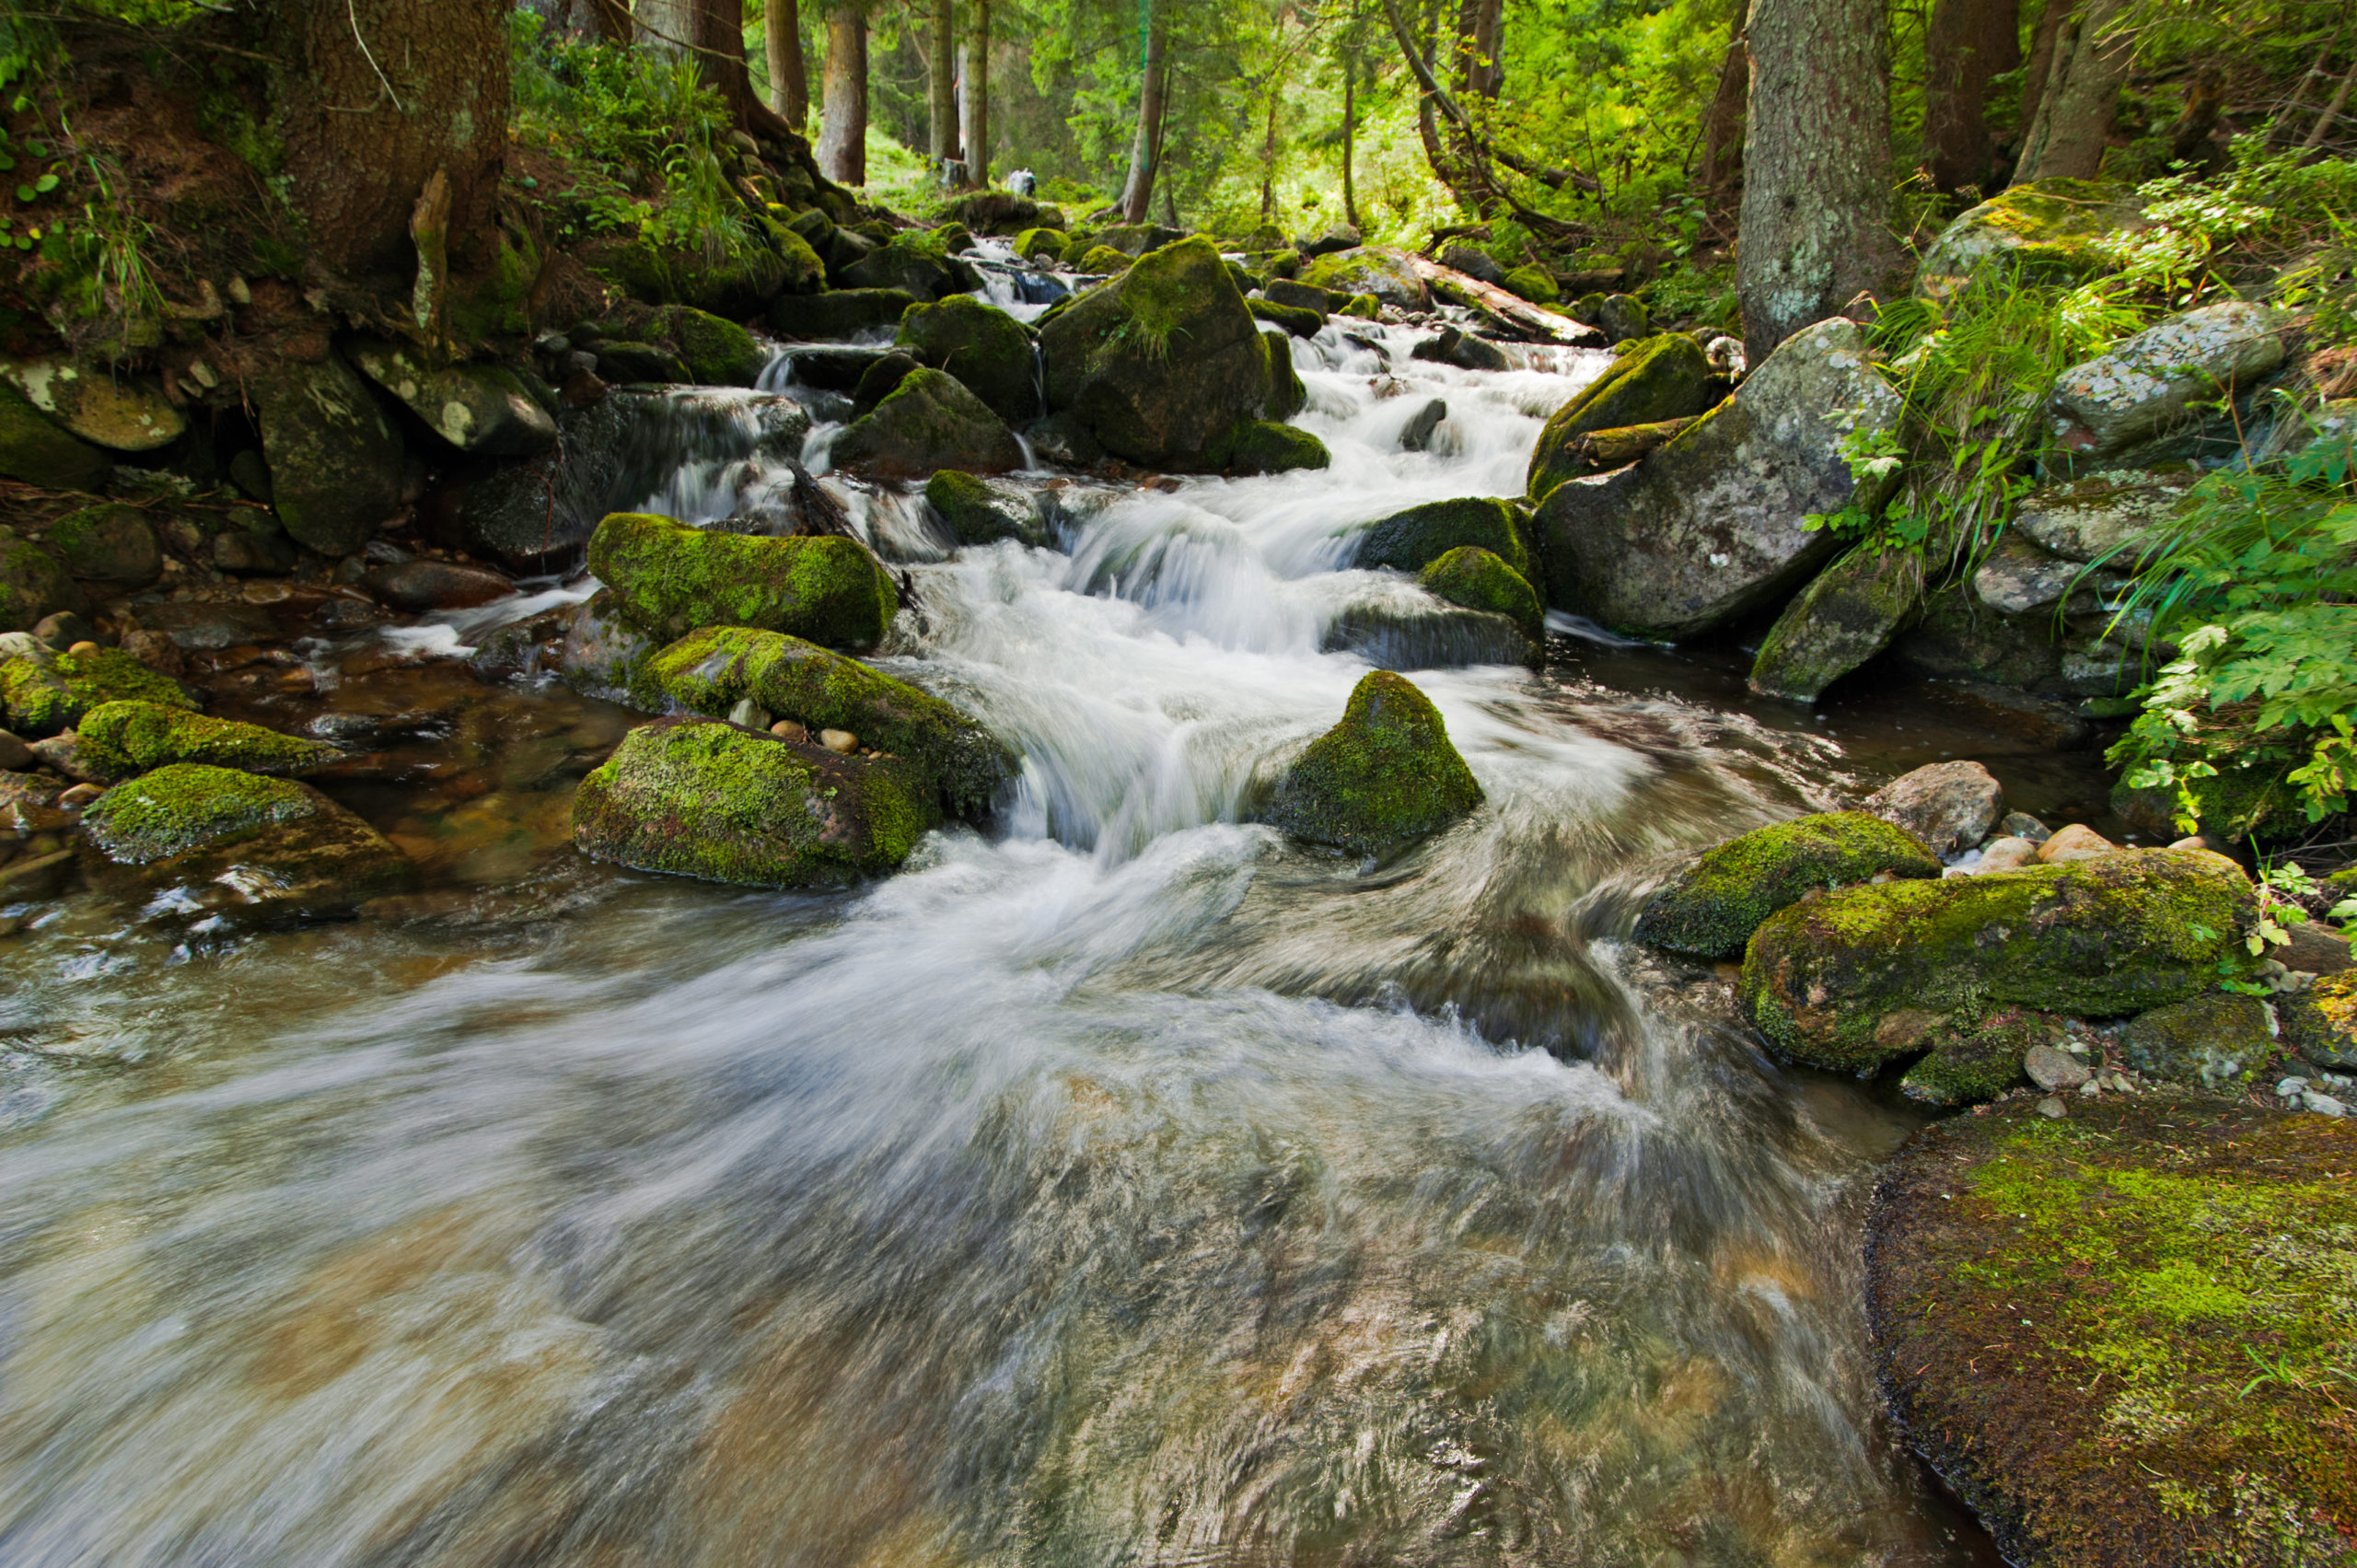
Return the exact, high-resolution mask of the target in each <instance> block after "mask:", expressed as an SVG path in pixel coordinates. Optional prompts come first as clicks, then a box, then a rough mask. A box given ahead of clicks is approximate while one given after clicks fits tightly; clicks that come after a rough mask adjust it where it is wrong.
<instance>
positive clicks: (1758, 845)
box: [1636, 811, 1940, 958]
mask: <svg viewBox="0 0 2357 1568" xmlns="http://www.w3.org/2000/svg"><path fill="white" fill-rule="evenodd" d="M1885 873H1887V874H1888V875H1890V876H1892V877H1937V876H1939V875H1940V863H1939V860H1938V858H1937V857H1936V856H1934V855H1933V854H1932V852H1931V851H1929V850H1927V849H1925V848H1924V847H1923V844H1922V841H1921V840H1919V839H1917V838H1916V837H1915V836H1914V835H1913V834H1911V833H1909V832H1907V831H1906V830H1903V829H1900V828H1897V827H1893V826H1892V825H1891V824H1890V823H1888V822H1886V821H1884V820H1883V819H1881V818H1879V817H1870V816H1868V815H1867V814H1866V813H1864V812H1863V811H1833V812H1824V813H1819V814H1817V815H1814V816H1808V817H1796V818H1794V819H1792V820H1791V821H1789V822H1774V823H1771V824H1770V825H1769V826H1767V827H1765V828H1755V829H1753V830H1751V831H1750V832H1747V833H1745V834H1743V835H1741V836H1740V837H1737V838H1733V839H1729V840H1728V841H1727V842H1724V843H1723V844H1721V845H1719V846H1718V847H1717V848H1715V849H1712V850H1707V851H1705V852H1704V853H1703V854H1702V857H1701V859H1700V860H1698V861H1696V862H1695V863H1694V864H1693V865H1691V866H1689V867H1688V868H1687V869H1686V870H1685V871H1684V872H1683V873H1682V874H1680V875H1679V876H1678V877H1677V879H1676V880H1674V881H1671V882H1669V883H1667V884H1666V885H1665V886H1663V887H1662V888H1661V889H1660V890H1659V891H1657V892H1655V894H1654V896H1653V897H1652V898H1651V899H1649V900H1646V903H1645V907H1644V912H1643V913H1642V914H1640V915H1639V916H1638V918H1637V929H1636V937H1637V940H1638V941H1640V942H1646V943H1651V944H1652V945H1653V946H1655V947H1667V948H1669V949H1671V950H1672V951H1673V952H1679V953H1693V954H1696V955H1698V956H1700V957H1702V958H1734V957H1736V956H1737V955H1738V954H1740V953H1741V952H1742V951H1743V948H1744V944H1746V943H1747V942H1749V941H1750V940H1751V934H1752V933H1753V932H1754V931H1757V930H1758V929H1759V925H1760V923H1761V922H1762V921H1765V920H1766V919H1767V918H1768V917H1769V916H1770V915H1771V914H1774V913H1775V912H1777V911H1778V910H1781V909H1783V908H1784V907H1786V906H1787V905H1789V904H1793V903H1795V902H1797V901H1798V900H1800V898H1801V897H1802V895H1804V894H1805V893H1808V892H1811V891H1815V890H1820V889H1829V888H1840V887H1847V886H1849V885H1851V884H1852V883H1857V882H1864V881H1866V880H1868V879H1869V878H1871V877H1876V876H1880V875H1883V874H1885Z"/></svg>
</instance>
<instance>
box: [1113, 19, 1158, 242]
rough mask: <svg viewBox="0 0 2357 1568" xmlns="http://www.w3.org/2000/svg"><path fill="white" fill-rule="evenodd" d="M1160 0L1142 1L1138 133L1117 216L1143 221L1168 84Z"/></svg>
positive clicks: (1151, 196)
mask: <svg viewBox="0 0 2357 1568" xmlns="http://www.w3.org/2000/svg"><path fill="white" fill-rule="evenodd" d="M1164 29H1165V23H1164V19H1163V12H1162V0H1146V33H1145V72H1144V80H1143V81H1142V82H1141V83H1140V85H1139V87H1138V134H1137V139H1136V140H1135V141H1133V142H1132V143H1131V145H1130V172H1129V176H1128V178H1127V179H1125V180H1122V181H1121V219H1122V221H1123V222H1125V223H1144V222H1145V220H1146V213H1147V210H1148V208H1147V204H1148V203H1151V202H1152V201H1153V200H1154V177H1155V174H1156V173H1157V172H1158V170H1156V169H1155V153H1156V152H1157V151H1158V150H1159V146H1158V144H1159V143H1160V141H1161V139H1162V100H1163V95H1164V93H1165V92H1166V91H1167V87H1168V85H1169V84H1168V76H1169V68H1168V66H1167V64H1165V63H1164V60H1163V51H1164V48H1165V46H1166V44H1167V38H1166V36H1165V30H1164Z"/></svg>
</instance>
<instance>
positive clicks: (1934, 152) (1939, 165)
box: [1923, 0, 2064, 191]
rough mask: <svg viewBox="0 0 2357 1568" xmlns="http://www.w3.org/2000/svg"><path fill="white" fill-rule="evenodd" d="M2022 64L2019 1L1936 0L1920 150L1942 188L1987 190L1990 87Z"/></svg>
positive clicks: (2059, 0)
mask: <svg viewBox="0 0 2357 1568" xmlns="http://www.w3.org/2000/svg"><path fill="white" fill-rule="evenodd" d="M2055 4H2056V5H2057V6H2061V5H2062V4H2064V0H2055ZM2021 63H2022V51H2021V0H1932V17H1931V21H1930V22H1929V24H1927V27H1926V29H1925V32H1924V36H1923V151H1924V163H1925V164H1926V166H1927V167H1928V168H1930V170H1931V174H1932V183H1933V184H1934V185H1936V186H1937V187H1939V189H1941V190H1943V191H1956V190H1959V189H1961V188H1963V187H1964V186H1967V185H1971V186H1978V187H1980V188H1982V189H1986V188H1987V186H1988V184H1989V169H1990V160H1991V153H1992V152H1993V150H1994V149H1993V148H1992V147H1991V144H1990V139H1989V120H1988V100H1989V82H1990V79H1991V77H1994V76H1998V75H2003V74H2004V73H2005V72H2007V71H2011V70H2013V69H2014V68H2015V67H2016V66H2018V65H2020V64H2021Z"/></svg>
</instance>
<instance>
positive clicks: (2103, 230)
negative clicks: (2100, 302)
mask: <svg viewBox="0 0 2357 1568" xmlns="http://www.w3.org/2000/svg"><path fill="white" fill-rule="evenodd" d="M2142 209H2143V203H2142V202H2140V201H2138V200H2137V198H2136V196H2135V194H2134V193H2133V192H2130V191H2129V190H2127V189H2126V188H2124V187H2122V186H2119V185H2110V184H2106V183H2104V182H2102V181H2100V180H2030V181H2028V182H2026V183H2024V184H2020V185H2015V186H2013V187H2011V188H2009V189H2007V190H2006V191H2005V192H2003V193H2002V194H1999V195H1996V196H1992V197H1991V198H1990V199H1989V200H1988V201H1986V202H1983V203H1980V205H1979V206H1977V207H1972V208H1969V209H1968V210H1967V211H1966V212H1965V213H1964V214H1963V215H1961V216H1959V217H1958V218H1957V219H1956V221H1955V222H1954V223H1951V224H1950V225H1948V226H1947V227H1946V228H1945V229H1943V230H1941V231H1940V237H1939V238H1937V239H1934V240H1933V241H1932V245H1931V249H1929V250H1925V251H1924V252H1923V261H1922V266H1921V267H1919V268H1918V269H1917V271H1916V284H1915V286H1916V288H1917V289H1918V290H1919V291H1921V292H1922V293H1924V294H1928V295H1931V296H1934V297H1939V296H1945V295H1949V294H1953V293H1955V292H1956V290H1958V289H1960V288H1962V287H1964V286H1965V285H1967V284H1969V283H1970V282H1972V280H1973V279H1974V278H1975V277H1976V276H1979V275H1981V274H1983V273H1985V274H1987V275H1988V276H1989V277H1990V278H1991V279H1992V280H1993V279H1996V278H1998V277H2001V276H2003V275H2006V274H2016V275H2019V276H2020V277H2022V278H2023V279H2024V280H2025V281H2027V282H2047V283H2076V282H2078V281H2079V280H2081V279H2083V278H2089V277H2093V276H2095V275H2096V273H2103V272H2108V271H2110V270H2111V269H2112V267H2113V265H2114V263H2113V262H2112V261H2109V260H2108V259H2107V258H2106V257H2105V256H2104V255H2103V253H2102V252H2100V251H2098V250H2096V248H2095V241H2096V240H2097V239H2100V238H2103V237H2104V236H2106V235H2108V234H2111V233H2113V232H2115V231H2116V230H2119V229H2122V228H2140V227H2142V217H2141V214H2142Z"/></svg>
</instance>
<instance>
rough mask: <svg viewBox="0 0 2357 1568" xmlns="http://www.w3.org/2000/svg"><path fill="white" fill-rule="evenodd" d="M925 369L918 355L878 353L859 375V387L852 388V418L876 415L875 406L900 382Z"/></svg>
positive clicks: (894, 390)
mask: <svg viewBox="0 0 2357 1568" xmlns="http://www.w3.org/2000/svg"><path fill="white" fill-rule="evenodd" d="M923 368H924V366H922V365H920V364H918V363H917V356H916V355H915V354H903V353H901V352H900V350H898V349H895V350H893V351H892V352H891V353H890V354H878V355H877V357H876V358H875V359H873V360H871V361H869V362H868V366H867V368H866V369H865V370H863V371H861V372H860V373H859V384H858V385H857V386H855V387H853V389H852V394H851V407H852V413H853V417H854V418H856V417H861V416H865V415H866V414H871V413H874V412H876V405H877V403H880V402H882V401H884V400H885V399H886V398H888V397H890V396H891V395H892V394H893V393H894V392H897V391H899V390H900V383H901V382H903V381H905V380H907V379H908V378H909V377H911V375H913V374H915V373H916V372H917V371H919V370H922V369H923Z"/></svg>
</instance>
